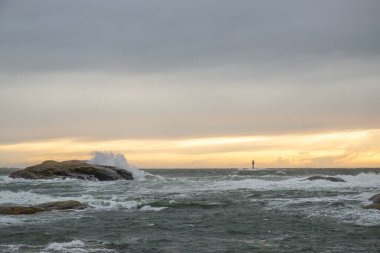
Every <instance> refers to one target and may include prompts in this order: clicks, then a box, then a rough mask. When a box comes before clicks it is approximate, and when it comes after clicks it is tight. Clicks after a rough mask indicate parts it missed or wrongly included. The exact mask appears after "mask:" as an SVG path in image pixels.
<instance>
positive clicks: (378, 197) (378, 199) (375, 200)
mask: <svg viewBox="0 0 380 253" xmlns="http://www.w3.org/2000/svg"><path fill="white" fill-rule="evenodd" d="M368 200H371V201H372V202H373V203H374V204H380V193H378V194H375V195H373V196H372V197H370V198H369V199H368Z"/></svg>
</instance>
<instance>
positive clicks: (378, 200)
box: [363, 193, 380, 210]
mask: <svg viewBox="0 0 380 253" xmlns="http://www.w3.org/2000/svg"><path fill="white" fill-rule="evenodd" d="M368 200H370V201H372V204H369V205H365V206H363V208H365V209H377V210H380V193H378V194H375V195H373V196H372V197H370V198H369V199H368Z"/></svg>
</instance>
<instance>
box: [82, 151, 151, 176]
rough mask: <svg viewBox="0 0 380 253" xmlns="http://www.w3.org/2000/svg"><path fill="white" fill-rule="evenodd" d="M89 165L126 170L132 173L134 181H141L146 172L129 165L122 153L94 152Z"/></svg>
mask: <svg viewBox="0 0 380 253" xmlns="http://www.w3.org/2000/svg"><path fill="white" fill-rule="evenodd" d="M88 163H90V164H94V165H104V166H114V167H117V168H119V169H124V170H126V171H128V172H130V173H132V176H133V178H134V179H141V178H143V177H144V176H145V172H143V171H141V170H139V169H138V168H136V167H135V166H133V165H131V164H129V163H128V161H127V159H126V158H125V157H124V155H123V154H120V153H112V152H99V151H96V152H93V157H92V158H91V160H89V161H88Z"/></svg>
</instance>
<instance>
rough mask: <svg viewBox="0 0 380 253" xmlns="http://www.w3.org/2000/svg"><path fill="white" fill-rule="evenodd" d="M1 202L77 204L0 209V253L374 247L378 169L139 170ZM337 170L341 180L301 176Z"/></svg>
mask: <svg viewBox="0 0 380 253" xmlns="http://www.w3.org/2000/svg"><path fill="white" fill-rule="evenodd" d="M8 174H9V171H7V170H0V205H6V204H19V205H25V204H38V203H42V202H47V201H56V200H68V199H74V200H78V201H81V202H83V203H86V204H88V205H90V206H91V207H90V208H87V209H85V210H79V211H54V212H43V213H37V214H34V215H21V216H1V215H0V252H28V253H29V252H53V253H55V252H57V253H58V252H67V253H68V252H192V253H193V252H325V253H328V252H345V253H346V252H366V253H368V252H380V239H379V238H380V211H377V210H366V209H362V208H361V205H363V204H367V203H369V201H368V198H369V197H370V196H372V195H373V194H375V193H380V170H377V169H357V170H349V169H267V170H264V169H262V170H260V169H259V170H254V171H253V170H237V169H230V170H221V169H204V170H201V169H199V170H181V169H177V170H147V171H146V173H145V176H141V177H139V178H138V180H134V181H112V182H92V181H80V180H59V179H56V180H23V179H10V178H8ZM312 175H331V176H338V177H341V178H343V179H344V180H346V181H347V182H345V183H340V182H339V183H337V182H329V181H320V180H318V181H312V182H310V181H304V180H303V179H304V178H307V177H309V176H312Z"/></svg>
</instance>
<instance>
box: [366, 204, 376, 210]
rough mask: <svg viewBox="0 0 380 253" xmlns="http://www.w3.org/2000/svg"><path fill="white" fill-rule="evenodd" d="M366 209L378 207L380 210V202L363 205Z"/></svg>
mask: <svg viewBox="0 0 380 253" xmlns="http://www.w3.org/2000/svg"><path fill="white" fill-rule="evenodd" d="M363 208H364V209H377V210H380V204H370V205H366V206H363Z"/></svg>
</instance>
